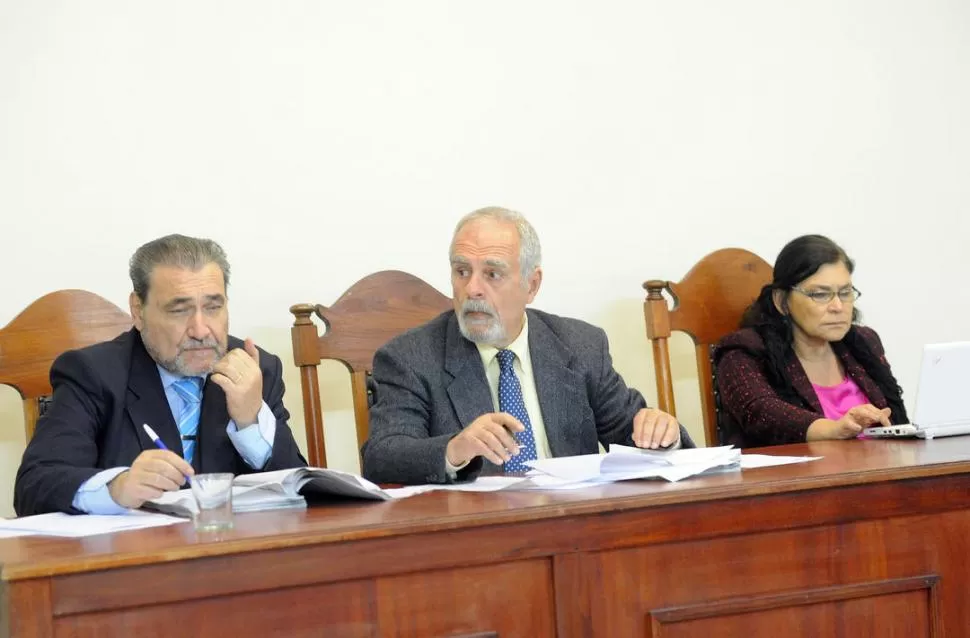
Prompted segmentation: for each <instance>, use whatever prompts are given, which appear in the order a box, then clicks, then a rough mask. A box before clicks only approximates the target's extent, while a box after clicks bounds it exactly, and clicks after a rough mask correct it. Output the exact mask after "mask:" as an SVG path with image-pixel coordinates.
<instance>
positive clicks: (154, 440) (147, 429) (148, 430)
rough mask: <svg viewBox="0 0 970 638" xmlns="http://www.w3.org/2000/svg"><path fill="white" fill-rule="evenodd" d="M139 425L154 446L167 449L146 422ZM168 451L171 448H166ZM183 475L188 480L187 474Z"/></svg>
mask: <svg viewBox="0 0 970 638" xmlns="http://www.w3.org/2000/svg"><path fill="white" fill-rule="evenodd" d="M141 426H142V427H143V428H145V433H146V434H148V438H150V439H151V440H152V443H154V444H155V447H157V448H158V449H159V450H168V446H167V445H165V443H163V442H162V440H161V439H160V438H158V435H157V434H155V430H153V429H151V427H149V425H148V424H147V423H142V425H141ZM168 451H171V450H168ZM183 476H184V477H185V480H186V481H188V480H189V475H188V474H183Z"/></svg>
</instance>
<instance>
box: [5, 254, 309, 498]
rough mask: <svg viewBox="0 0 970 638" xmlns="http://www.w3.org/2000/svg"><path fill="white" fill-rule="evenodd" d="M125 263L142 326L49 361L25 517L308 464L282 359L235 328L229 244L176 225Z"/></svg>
mask: <svg viewBox="0 0 970 638" xmlns="http://www.w3.org/2000/svg"><path fill="white" fill-rule="evenodd" d="M129 274H130V276H131V283H132V288H133V290H132V293H131V295H130V296H129V300H128V301H129V307H130V309H131V316H132V320H133V323H134V328H133V329H132V330H130V331H128V332H126V333H124V334H122V335H121V336H119V337H117V338H116V339H113V340H112V341H107V342H104V343H100V344H97V345H94V346H91V347H88V348H82V349H80V350H74V351H70V352H65V353H64V354H62V355H61V356H60V357H58V358H57V360H56V361H55V362H54V365H53V366H52V367H51V386H52V387H53V388H54V394H53V396H52V400H51V404H50V407H49V409H48V411H47V412H46V414H45V415H44V416H43V417H41V419H40V420H39V421H38V423H37V429H36V431H35V433H34V437H33V438H32V439H31V441H30V443H29V444H28V445H27V449H26V451H25V452H24V457H23V460H22V462H21V464H20V469H19V470H18V472H17V480H16V484H15V486H14V508H15V509H16V511H17V513H18V514H19V515H21V516H25V515H30V514H41V513H44V512H57V511H62V512H69V513H90V514H115V513H119V514H120V513H125V512H127V511H128V509H129V508H137V507H140V506H141V505H142V504H143V503H144V502H145V501H147V500H149V499H152V498H156V497H158V496H161V494H162V493H163V492H165V491H168V490H176V489H179V488H180V487H182V486H183V485H184V484H185V481H186V479H187V477H189V476H191V475H193V474H195V473H197V472H198V473H202V472H231V473H233V474H246V473H250V472H255V471H269V470H278V469H284V468H290V467H298V466H303V465H306V461H305V460H304V459H303V457H302V456H301V455H300V451H299V449H298V448H297V446H296V442H295V441H294V440H293V434H292V432H290V428H289V426H288V425H287V419H289V413H288V412H287V411H286V408H285V407H283V391H284V388H283V379H282V368H283V366H282V364H281V363H280V360H279V358H278V357H276V356H274V355H271V354H270V353H268V352H266V351H264V350H261V349H260V348H257V347H256V346H255V345H254V344H253V342H252V340H251V339H246V340H245V341H241V340H239V339H237V338H235V337H233V336H230V335H229V306H228V303H229V299H228V296H227V294H226V291H227V288H228V286H229V262H228V261H227V259H226V255H225V253H224V252H223V250H222V248H221V247H220V246H219V244H217V243H216V242H214V241H212V240H209V239H197V238H194V237H186V236H184V235H168V236H166V237H162V238H160V239H156V240H154V241H151V242H149V243H147V244H145V245H144V246H142V247H141V248H139V249H138V250H137V251H135V254H134V255H133V256H132V258H131V263H130V269H129ZM146 425H147V426H148V427H149V428H151V430H152V431H153V432H155V433H156V434H157V435H158V438H159V439H160V440H161V441H162V442H163V444H164V449H163V448H162V447H161V446H159V445H158V444H157V443H156V442H155V441H153V440H152V438H151V437H150V435H149V432H148V429H147V428H146V427H145V426H146Z"/></svg>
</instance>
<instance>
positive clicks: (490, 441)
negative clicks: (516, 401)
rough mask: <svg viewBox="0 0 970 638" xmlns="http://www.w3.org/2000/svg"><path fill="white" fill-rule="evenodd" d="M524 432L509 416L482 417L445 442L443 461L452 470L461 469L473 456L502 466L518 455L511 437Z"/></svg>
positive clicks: (498, 414) (516, 443)
mask: <svg viewBox="0 0 970 638" xmlns="http://www.w3.org/2000/svg"><path fill="white" fill-rule="evenodd" d="M524 430H525V426H524V425H522V423H520V422H519V420H518V419H516V418H515V417H514V416H512V415H511V414H506V413H505V412H491V413H489V414H483V415H482V416H480V417H478V418H477V419H475V420H474V421H472V423H471V425H469V426H468V427H467V428H464V429H463V430H462V431H461V432H460V433H459V434H458V436H456V437H455V438H453V439H451V440H450V441H448V448H447V449H446V450H445V457H446V459H447V460H448V462H449V463H451V465H452V466H453V467H461V466H462V465H464V464H465V463H467V462H469V461H471V460H472V459H473V458H475V457H476V456H484V457H485V458H486V459H488V460H489V461H491V462H492V463H495V464H496V465H502V464H503V463H505V462H506V461H508V460H509V459H511V458H512V457H513V456H515V455H516V454H518V453H519V444H518V442H516V440H515V435H514V434H513V433H514V432H522V431H524Z"/></svg>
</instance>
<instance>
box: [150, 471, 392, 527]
mask: <svg viewBox="0 0 970 638" xmlns="http://www.w3.org/2000/svg"><path fill="white" fill-rule="evenodd" d="M332 496H337V497H345V498H359V499H364V500H370V501H386V500H389V499H392V498H401V497H404V496H410V494H405V493H400V494H398V493H394V492H391V491H386V490H382V489H381V488H379V487H378V486H377V485H375V484H374V483H371V482H370V481H368V480H367V479H365V478H363V477H360V476H357V475H356V474H350V473H349V472H341V471H340V470H332V469H325V468H315V467H299V468H292V469H288V470H276V471H275V472H255V473H253V474H241V475H239V476H237V477H236V478H235V479H233V481H232V511H233V512H236V513H241V512H257V511H261V510H269V509H288V508H301V507H306V505H307V501H306V498H311V499H321V498H327V497H332ZM145 506H146V507H148V508H149V509H154V510H158V511H161V512H166V513H168V514H175V515H177V516H191V515H192V513H193V512H195V511H196V507H197V506H196V503H195V497H193V496H192V491H191V490H188V489H183V490H179V491H177V492H165V493H164V494H162V495H161V496H160V497H158V498H156V499H153V500H151V501H149V502H148V503H146V504H145Z"/></svg>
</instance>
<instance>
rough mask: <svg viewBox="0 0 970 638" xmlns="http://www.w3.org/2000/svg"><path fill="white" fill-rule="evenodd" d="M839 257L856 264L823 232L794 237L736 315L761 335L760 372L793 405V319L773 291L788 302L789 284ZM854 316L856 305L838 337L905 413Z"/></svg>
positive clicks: (795, 397) (896, 389)
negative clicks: (789, 368) (766, 281)
mask: <svg viewBox="0 0 970 638" xmlns="http://www.w3.org/2000/svg"><path fill="white" fill-rule="evenodd" d="M838 263H842V264H844V265H845V267H846V269H848V271H849V272H850V273H851V272H853V271H854V270H855V263H854V262H853V261H852V259H851V258H849V256H848V255H847V254H846V252H845V251H844V250H843V249H842V247H841V246H839V245H838V244H836V243H835V242H834V241H832V240H831V239H829V238H828V237H824V236H822V235H802V236H801V237H796V238H795V239H793V240H791V241H790V242H788V243H787V244H786V245H785V247H784V248H782V249H781V252H780V253H778V258H777V259H776V260H775V267H774V275H773V278H772V281H771V283H770V284H768V285H766V286H765V287H764V288H762V289H761V293H760V294H759V295H758V298H757V299H756V300H755V301H754V302H753V303H752V304H751V305H750V306H748V308H747V310H745V311H744V315H743V316H742V317H741V328H753V329H754V330H755V331H757V332H758V334H759V335H760V336H761V339H762V341H764V344H765V351H764V353H763V354H762V355H761V356H762V357H764V359H765V373H766V375H767V377H768V381H769V383H771V385H772V387H774V388H777V389H778V392H779V395H780V396H781V397H782V398H784V399H785V400H786V401H788V402H790V403H793V404H795V405H800V404H802V403H803V401H802V400H801V399H800V398H799V397H798V393H797V392H795V388H794V386H793V385H792V382H791V379H789V378H788V375H787V374H786V372H785V369H786V367H787V362H788V359H789V357H790V356H791V352H792V342H793V340H794V333H793V329H792V321H791V317H790V316H788V315H787V314H783V313H781V312H779V311H778V308H776V307H775V301H774V296H775V291H782V292H783V293H784V295H785V296H784V301H783V304H787V299H788V295H790V294H791V289H792V288H793V287H794V286H797V285H798V284H800V283H801V282H803V281H805V280H806V279H808V278H809V277H811V276H812V275H814V274H815V273H816V272H818V269H819V268H821V267H822V266H825V265H828V264H838ZM858 320H859V311H858V309H856V308H853V309H852V326H851V327H850V328H849V331H848V332H847V333H846V335H845V337H843V338H842V342H841V343H842V344H843V345H844V346H845V347H846V348H847V349H848V351H849V353H850V354H851V355H852V356H853V357H854V358H855V360H856V361H858V362H859V364H860V365H862V367H863V368H864V369H865V371H866V373H867V374H868V375H869V376H870V377H872V380H873V381H875V382H876V385H878V386H879V389H880V390H882V392H883V394H884V395H885V397H886V401H887V403H888V404H889V408H890V410H891V411H892V413H893V415H894V416H895V415H899V414H905V413H906V412H905V408H904V406H903V400H902V388H900V387H899V383H898V382H897V381H896V379H895V378H894V377H893V375H892V373H891V372H890V371H889V369H888V368H887V367H886V366H885V365H883V364H882V363H881V362H880V360H879V356H878V355H877V354H876V353H875V352H873V350H872V348H870V347H869V345H868V344H867V343H866V341H865V339H863V338H862V336H861V335H860V334H859V331H858V329H857V328H856V322H857V321H858ZM806 407H807V406H806Z"/></svg>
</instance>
